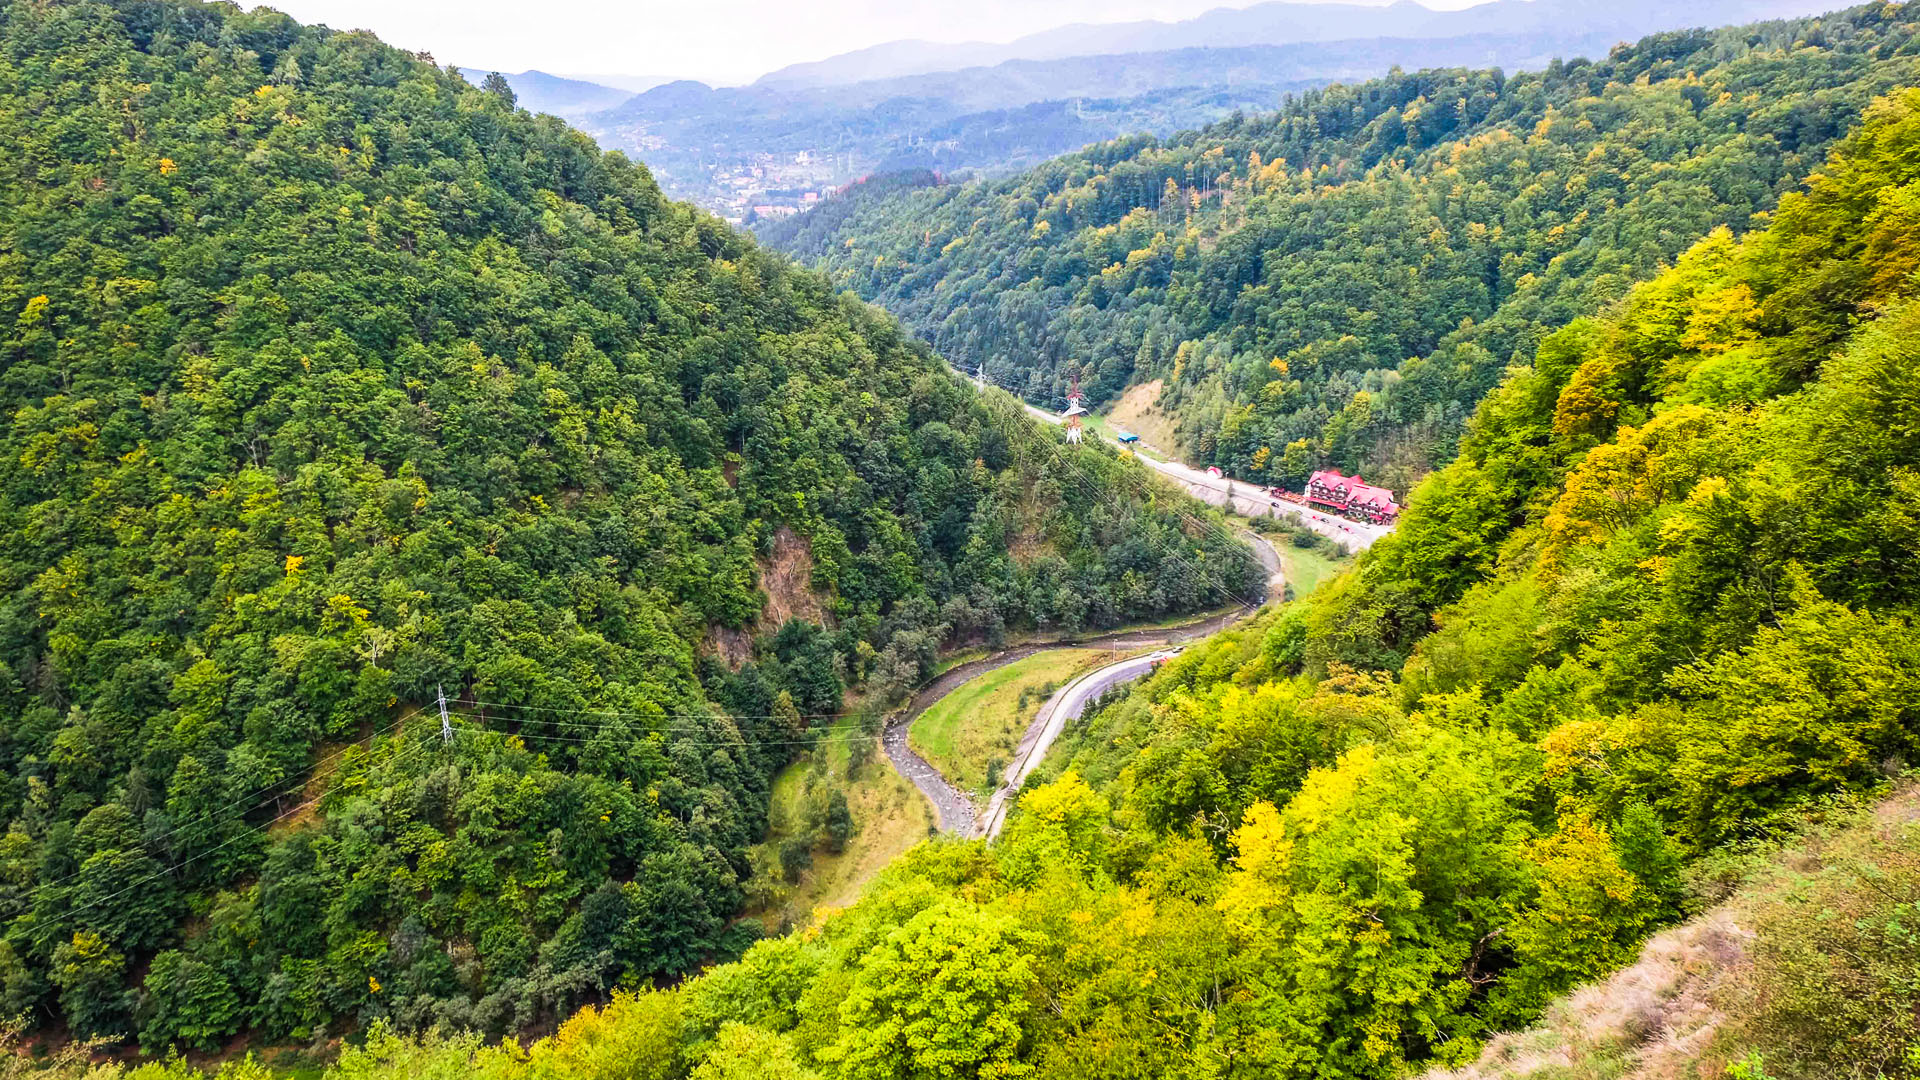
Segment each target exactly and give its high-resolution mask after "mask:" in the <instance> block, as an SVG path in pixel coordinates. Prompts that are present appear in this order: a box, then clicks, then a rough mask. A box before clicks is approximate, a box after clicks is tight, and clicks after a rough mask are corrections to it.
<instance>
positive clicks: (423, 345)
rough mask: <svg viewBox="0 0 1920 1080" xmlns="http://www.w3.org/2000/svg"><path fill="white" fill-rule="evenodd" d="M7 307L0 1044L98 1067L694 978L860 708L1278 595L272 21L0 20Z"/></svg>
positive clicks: (667, 206) (474, 114)
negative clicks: (8, 1023) (1056, 636)
mask: <svg viewBox="0 0 1920 1080" xmlns="http://www.w3.org/2000/svg"><path fill="white" fill-rule="evenodd" d="M494 85H497V84H494ZM0 311H3V312H4V313H5V318H6V322H5V329H4V330H0V395H4V409H5V417H6V419H5V424H6V426H5V430H4V433H0V657H3V658H4V661H5V665H4V669H3V673H0V777H3V779H0V821H4V822H5V825H4V834H3V836H0V1016H7V1017H11V1016H14V1015H16V1014H19V1015H24V1016H25V1017H26V1018H27V1021H28V1023H29V1024H30V1025H31V1026H33V1027H36V1028H47V1029H49V1030H53V1031H57V1032H61V1033H65V1034H70V1035H72V1036H75V1037H83V1038H84V1037H88V1036H92V1035H107V1036H114V1037H129V1038H134V1039H137V1041H138V1043H139V1044H140V1045H141V1046H143V1047H145V1048H147V1049H149V1050H152V1051H155V1052H163V1051H165V1050H166V1048H167V1047H169V1046H170V1045H177V1046H179V1047H181V1048H183V1049H185V1048H203V1049H210V1048H214V1047H218V1046H220V1045H222V1044H224V1043H226V1042H227V1041H228V1039H229V1038H230V1037H231V1036H233V1035H234V1034H235V1033H236V1032H241V1031H251V1032H252V1033H253V1034H254V1035H255V1036H257V1037H260V1038H264V1039H267V1040H299V1041H314V1040H323V1039H324V1038H325V1037H327V1036H328V1035H329V1034H330V1033H333V1034H337V1033H341V1032H345V1031H350V1030H354V1029H358V1028H361V1027H364V1026H365V1025H368V1024H370V1023H373V1022H375V1021H382V1020H386V1021H391V1022H392V1023H394V1024H396V1025H398V1026H400V1027H402V1028H406V1029H424V1028H427V1027H429V1026H433V1025H440V1026H442V1027H444V1028H446V1029H448V1030H474V1031H479V1032H487V1033H491V1034H498V1033H502V1032H508V1031H521V1030H527V1029H529V1028H530V1027H531V1026H535V1025H538V1024H540V1023H543V1022H545V1021H547V1020H549V1019H551V1018H554V1017H557V1016H563V1015H565V1014H566V1013H567V1012H569V1011H571V1010H572V1009H574V1008H576V1007H577V1006H579V1005H580V1004H581V1003H583V1002H589V1001H596V1000H604V998H605V995H606V994H607V992H608V990H609V989H610V988H611V987H614V986H616V985H626V986H644V985H647V984H649V983H652V982H654V981H656V980H662V981H664V980H672V979H674V978H677V977H678V976H681V975H683V974H685V973H688V972H690V971H693V970H695V969H697V968H698V967H699V966H701V965H702V964H704V963H706V962H709V961H711V960H714V959H718V958H724V957H727V956H730V955H734V954H735V953H737V950H738V948H739V947H740V945H742V944H743V943H744V942H745V941H747V940H750V939H751V937H752V931H753V928H752V927H750V926H730V923H729V920H730V919H731V918H732V917H733V916H734V915H735V914H736V913H737V911H738V909H739V904H740V897H741V879H742V877H743V875H745V874H746V873H747V872H748V862H747V859H746V855H745V852H746V848H747V846H748V844H750V843H752V842H754V841H755V840H757V839H758V838H759V835H760V833H761V832H762V831H763V828H764V824H765V816H766V807H767V784H768V779H769V776H770V775H771V773H772V772H773V771H774V770H775V769H777V768H778V767H779V766H781V765H782V764H783V763H785V762H786V761H788V760H789V759H790V758H791V757H792V756H793V755H794V754H795V753H796V752H797V751H798V750H799V749H800V748H801V747H803V746H805V745H806V744H807V743H808V741H809V740H810V738H811V737H812V735H811V730H812V729H813V728H814V726H815V725H814V721H815V720H816V719H818V718H820V717H822V716H824V715H826V714H831V713H834V712H836V711H838V710H840V709H841V707H842V693H843V690H846V689H848V688H850V687H858V688H859V689H860V691H861V693H862V694H863V695H864V697H865V698H866V699H867V700H868V701H869V702H870V703H871V704H879V703H881V702H883V701H884V700H886V699H887V698H889V697H890V696H892V695H895V694H897V693H899V692H900V691H901V690H902V689H904V688H906V687H907V686H910V685H911V684H912V683H914V682H915V681H917V680H918V679H919V678H920V677H922V676H923V675H924V674H926V673H927V671H928V670H929V668H930V665H931V664H932V663H933V661H934V658H935V654H936V650H937V649H938V648H939V647H940V646H941V645H942V644H943V643H950V642H951V643H958V642H961V641H978V640H992V639H996V638H997V637H998V636H999V635H1001V634H1004V633H1006V632H1009V631H1014V630H1021V629H1029V628H1049V629H1064V630H1075V629H1078V628H1080V627H1093V626H1111V625H1115V624H1118V623H1121V622H1123V621H1126V620H1131V619H1139V618H1158V617H1163V616H1165V615H1167V614H1168V613H1173V612H1180V611H1186V610H1191V609H1195V608H1199V607H1213V606H1217V605H1219V604H1220V603H1221V602H1222V601H1223V597H1224V595H1225V594H1226V593H1230V592H1238V593H1242V594H1250V593H1251V592H1253V591H1254V588H1255V586H1256V583H1257V581H1258V580H1259V578H1258V576H1257V574H1256V572H1255V568H1254V565H1253V563H1252V560H1251V558H1250V556H1249V555H1248V554H1247V553H1246V552H1245V551H1244V550H1243V549H1240V548H1239V547H1237V546H1236V545H1231V544H1229V543H1228V542H1227V541H1226V540H1225V539H1224V536H1223V534H1220V533H1219V532H1218V531H1217V530H1207V529H1197V530H1194V531H1193V535H1191V536H1189V535H1188V534H1187V532H1188V530H1193V529H1194V525H1193V519H1192V518H1191V512H1190V511H1189V509H1188V508H1187V507H1185V506H1180V505H1172V504H1170V503H1163V504H1162V505H1161V506H1159V507H1157V508H1149V507H1147V506H1144V505H1142V504H1140V503H1138V502H1136V501H1134V500H1132V499H1131V498H1129V497H1128V496H1127V494H1126V493H1127V492H1128V491H1129V489H1130V488H1131V487H1132V484H1131V483H1130V482H1129V481H1128V480H1127V479H1126V478H1125V476H1123V472H1124V470H1127V469H1129V468H1131V466H1130V465H1129V464H1127V463H1124V462H1122V461H1120V460H1119V459H1118V458H1117V457H1115V456H1114V455H1112V454H1111V453H1109V452H1106V451H1103V450H1100V449H1098V448H1091V447H1089V448H1084V449H1082V450H1079V451H1077V452H1074V453H1073V454H1071V455H1070V456H1068V455H1066V454H1065V453H1064V452H1063V451H1062V450H1061V449H1060V448H1059V445H1058V441H1057V436H1056V435H1055V434H1054V433H1052V432H1046V433H1040V432H1037V431H1033V430H1031V429H1029V428H1028V427H1027V425H1025V424H1024V422H1022V421H1020V420H1018V419H1011V420H1010V419H1008V417H1007V416H1006V415H1005V412H1004V410H996V409H995V408H993V407H990V406H989V404H987V403H986V401H985V399H982V398H981V397H979V396H978V395H976V393H975V392H974V391H973V389H972V388H971V387H969V386H967V385H965V384H964V383H962V382H960V381H958V380H955V379H953V378H951V377H950V376H949V375H948V374H947V373H946V372H945V370H944V369H943V368H942V367H941V366H940V365H939V364H938V363H937V362H936V361H935V360H934V359H933V358H932V357H931V356H930V355H929V354H928V352H927V351H926V349H925V348H924V347H923V346H919V345H916V344H913V343H910V342H909V341H907V340H905V338H904V337H903V335H902V333H901V332H900V330H899V329H898V327H897V326H896V325H895V324H894V323H893V322H892V321H891V320H889V319H888V318H886V317H885V316H883V315H880V314H879V313H876V312H874V311H872V310H871V309H867V308H865V307H863V306H862V305H859V304H857V303H855V302H852V301H848V300H845V299H842V298H840V297H836V296H835V295H834V294H833V292H832V291H831V289H830V288H829V286H828V284H827V282H826V281H824V280H823V279H822V278H821V277H819V276H817V275H814V274H810V273H798V272H794V271H792V270H790V269H788V268H787V267H786V265H785V263H784V261H783V260H781V259H778V258H775V257H769V256H767V255H766V254H764V253H762V252H761V251H759V250H757V249H756V248H755V247H754V246H753V244H752V243H751V242H750V241H749V240H747V239H744V238H743V237H741V236H740V235H738V234H736V233H733V232H731V231H729V230H728V229H727V228H726V227H725V226H724V225H723V224H722V223H720V222H719V221H717V220H715V219H712V218H710V217H707V216H705V215H703V214H700V213H698V212H695V211H693V210H691V209H690V208H688V207H685V206H681V205H676V204H673V203H670V202H668V201H666V200H665V199H664V198H663V197H662V195H661V193H660V192H659V190H658V189H657V187H656V186H655V185H654V183H653V182H652V180H651V179H650V178H649V176H648V174H647V173H646V171H645V170H644V169H643V168H641V167H639V166H636V165H634V164H631V163H629V162H628V161H627V160H626V159H624V158H622V157H620V156H618V155H603V154H602V153H600V152H599V151H598V150H597V149H596V148H595V147H594V146H593V145H592V144H591V143H590V142H589V141H587V140H586V139H585V138H584V137H582V136H580V135H578V134H577V133H575V132H573V131H571V130H569V129H568V128H567V127H566V126H565V125H564V124H562V123H560V122H559V121H557V120H554V119H552V118H550V117H548V118H537V117H533V116H530V115H528V114H526V113H524V112H519V111H516V110H515V109H513V108H512V107H511V106H510V104H509V100H508V96H507V95H506V94H505V93H503V92H501V91H500V90H499V89H490V90H479V89H475V88H474V87H472V86H470V85H468V84H467V83H466V82H465V81H463V80H462V79H461V78H460V77H458V76H457V75H456V74H453V73H451V72H449V71H444V70H441V69H438V68H436V67H435V66H434V65H433V64H432V63H431V62H430V61H427V60H425V59H422V58H416V57H414V56H411V55H408V54H405V53H402V52H399V51H396V50H394V49H391V48H388V47H386V46H384V45H382V44H380V43H379V42H378V41H376V40H374V39H373V38H371V37H369V36H367V35H365V34H362V33H335V32H331V31H326V30H322V29H314V28H308V27H302V26H300V25H299V24H297V23H295V22H293V21H292V20H290V19H288V18H286V17H284V16H282V15H280V14H278V13H275V12H272V11H270V10H267V9H264V8H263V9H259V10H256V11H254V12H251V13H243V12H241V11H240V10H239V9H237V8H235V7H233V6H231V5H223V4H199V3H193V2H190V0H114V2H104V3H103V2H87V0H76V2H71V3H51V4H49V3H38V2H27V0H22V2H16V3H11V4H8V5H6V6H4V7H0ZM1014 415H1015V416H1017V413H1015V414H1014ZM1116 493H1118V494H1116ZM442 689H444V692H445V695H446V698H447V699H448V701H449V703H450V715H449V716H448V718H447V719H448V724H447V727H446V729H445V731H444V733H443V728H442V722H441V719H440V716H439V714H438V710H436V708H435V707H434V703H435V701H436V699H437V697H438V695H439V693H440V692H441V690H442ZM9 1060H11V1058H10V1056H9ZM7 1068H8V1069H10V1068H11V1065H9V1066H7ZM9 1075H11V1073H10V1072H9Z"/></svg>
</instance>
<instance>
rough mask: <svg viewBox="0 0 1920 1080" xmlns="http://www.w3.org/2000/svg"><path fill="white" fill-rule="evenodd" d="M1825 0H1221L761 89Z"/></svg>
mask: <svg viewBox="0 0 1920 1080" xmlns="http://www.w3.org/2000/svg"><path fill="white" fill-rule="evenodd" d="M1828 6H1829V5H1827V4H1825V3H1822V2H1821V0H1757V2H1756V0H1696V2H1694V3H1690V4H1688V5H1685V7H1684V9H1681V10H1676V9H1677V8H1679V5H1674V4H1672V3H1667V2H1663V0H1491V2H1489V3H1485V4H1480V5H1478V6H1476V7H1470V8H1464V9H1461V10H1458V11H1436V10H1434V9H1432V8H1428V7H1425V6H1424V5H1421V4H1418V3H1414V2H1413V0H1396V2H1395V3H1391V4H1387V5H1384V6H1382V5H1377V4H1375V5H1369V4H1352V3H1324V4H1323V3H1298V2H1293V0H1269V2H1268V3H1263V4H1256V5H1254V6H1252V7H1247V8H1239V9H1232V8H1219V9H1215V10H1213V11H1210V12H1207V13H1206V14H1203V15H1199V16H1197V17H1195V18H1192V19H1185V20H1181V21H1178V22H1161V21H1158V20H1143V21H1138V22H1124V23H1075V24H1072V25H1068V26H1061V27H1056V28H1054V29H1052V30H1044V31H1041V32H1039V33H1036V34H1029V35H1027V36H1026V37H1022V38H1018V39H1016V40H1014V41H1011V42H1007V43H1005V44H993V43H988V42H977V41H976V42H962V43H955V44H941V43H936V42H927V41H917V40H905V41H893V42H886V43H883V44H880V45H874V46H870V47H868V48H864V49H857V50H854V51H852V52H847V53H841V54H839V55H837V56H830V57H827V58H825V59H823V60H816V61H811V62H808V63H801V64H791V65H788V66H787V67H784V68H781V69H779V70H777V71H773V72H769V73H768V74H766V75H763V76H761V77H760V79H759V80H757V81H756V82H755V83H754V84H753V86H754V87H757V88H761V89H786V90H795V89H807V88H819V87H827V86H844V85H848V84H852V83H857V82H865V81H869V80H873V79H883V78H899V77H905V76H912V75H926V74H931V73H934V72H940V71H952V70H956V69H959V68H966V67H982V66H992V65H995V64H1000V63H1005V62H1007V61H1010V60H1057V59H1062V58H1066V57H1085V56H1097V55H1114V54H1124V53H1137V52H1162V51H1167V50H1170V49H1183V48H1220V47H1236V46H1247V45H1288V44H1299V43H1304V42H1315V41H1340V40H1348V39H1357V38H1371V37H1381V36H1389V35H1390V36H1392V37H1397V38H1450V37H1462V36H1466V35H1470V34H1516V33H1542V32H1547V33H1561V34H1578V33H1605V34H1612V35H1615V36H1616V39H1617V40H1623V41H1624V40H1634V39H1637V38H1639V37H1641V36H1643V35H1645V34H1647V33H1651V32H1653V31H1656V30H1663V29H1674V28H1677V27H1680V26H1709V25H1720V24H1723V23H1727V22H1739V21H1742V20H1751V19H1765V18H1779V17H1785V16H1789V15H1805V14H1812V13H1814V12H1817V11H1821V10H1824V9H1825V8H1826V7H1828Z"/></svg>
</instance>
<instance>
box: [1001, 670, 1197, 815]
mask: <svg viewBox="0 0 1920 1080" xmlns="http://www.w3.org/2000/svg"><path fill="white" fill-rule="evenodd" d="M1179 652H1180V650H1179V649H1163V650H1161V651H1159V652H1154V653H1148V654H1147V655H1145V656H1135V657H1130V658H1128V659H1126V660H1122V661H1120V662H1119V663H1117V664H1108V665H1107V666H1106V667H1103V668H1098V669H1096V670H1094V671H1090V672H1088V673H1086V674H1085V675H1082V676H1080V677H1079V678H1077V679H1075V680H1073V681H1072V682H1070V683H1068V684H1067V685H1066V686H1064V687H1061V688H1060V690H1059V691H1058V692H1057V693H1055V694H1054V695H1053V696H1052V697H1050V698H1048V699H1047V703H1046V704H1045V705H1042V706H1040V711H1039V712H1038V713H1037V714H1035V715H1034V718H1033V724H1032V725H1031V726H1029V727H1028V728H1027V733H1026V735H1025V736H1023V737H1022V738H1021V740H1020V745H1019V747H1018V748H1017V749H1015V750H1014V752H1013V767H1012V768H1011V769H1008V770H1007V778H1006V782H1005V783H1003V784H1001V785H1000V790H998V791H996V792H994V793H993V798H991V799H989V800H988V801H987V812H986V815H985V816H984V817H982V818H981V819H980V820H979V823H978V824H977V825H976V827H975V828H974V830H973V835H975V836H984V837H986V838H987V839H989V840H991V839H993V838H994V837H996V836H999V835H1000V829H1001V826H1003V825H1005V824H1006V823H1007V806H1008V804H1009V803H1011V802H1012V801H1013V797H1014V796H1015V795H1016V794H1018V793H1019V791H1020V787H1021V785H1023V784H1025V783H1026V782H1027V777H1028V776H1029V775H1031V774H1032V772H1033V770H1034V767H1035V766H1037V765H1039V764H1040V762H1041V761H1042V760H1044V759H1045V758H1046V756H1047V749H1048V748H1049V747H1051V746H1052V745H1053V740H1055V739H1057V738H1059V737H1060V733H1061V732H1062V731H1064V730H1066V727H1067V723H1068V722H1069V721H1072V720H1078V719H1079V718H1080V715H1081V714H1082V713H1084V712H1086V711H1087V706H1088V705H1089V704H1091V703H1092V702H1094V701H1097V700H1099V698H1100V695H1102V694H1104V693H1106V692H1107V691H1108V690H1111V689H1113V688H1114V687H1116V686H1119V685H1120V684H1122V683H1130V682H1132V681H1134V680H1135V679H1138V678H1141V677H1142V676H1145V675H1148V674H1151V673H1152V671H1153V669H1154V668H1156V667H1158V666H1159V665H1160V664H1161V663H1162V662H1163V661H1166V660H1169V659H1172V658H1173V657H1174V656H1176V655H1178V654H1179Z"/></svg>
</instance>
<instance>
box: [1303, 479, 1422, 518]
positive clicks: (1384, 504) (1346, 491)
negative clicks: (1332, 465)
mask: <svg viewBox="0 0 1920 1080" xmlns="http://www.w3.org/2000/svg"><path fill="white" fill-rule="evenodd" d="M1307 485H1308V486H1309V487H1312V486H1315V485H1318V486H1320V487H1324V488H1327V489H1329V490H1330V491H1332V492H1333V493H1335V494H1336V495H1339V496H1340V497H1341V498H1342V500H1343V501H1344V502H1345V503H1346V504H1347V505H1348V506H1367V507H1372V508H1374V509H1376V510H1385V509H1387V508H1389V507H1391V508H1393V509H1395V510H1398V509H1399V505H1398V504H1397V503H1395V502H1394V501H1393V492H1391V491H1388V490H1387V489H1386V488H1381V487H1374V486H1373V485H1371V484H1369V483H1367V482H1366V481H1365V480H1362V479H1360V478H1359V477H1358V476H1342V475H1340V474H1339V473H1337V472H1335V471H1333V470H1332V469H1322V470H1320V471H1319V472H1316V473H1314V474H1313V478H1312V479H1310V480H1308V481H1307Z"/></svg>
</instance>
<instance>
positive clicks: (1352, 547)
mask: <svg viewBox="0 0 1920 1080" xmlns="http://www.w3.org/2000/svg"><path fill="white" fill-rule="evenodd" d="M961 374H962V375H963V376H965V373H964V372H963V373H961ZM973 381H974V382H975V384H976V385H977V384H978V380H973ZM1020 407H1021V408H1023V409H1025V410H1027V415H1029V416H1031V417H1033V418H1034V419H1036V420H1043V421H1045V422H1046V423H1049V424H1055V425H1058V424H1059V423H1060V422H1061V420H1060V417H1059V416H1058V415H1057V414H1054V413H1050V412H1048V411H1047V410H1045V409H1042V408H1040V407H1039V406H1038V405H1032V404H1029V403H1027V402H1025V401H1022V402H1021V403H1020ZM1115 445H1119V444H1118V443H1115ZM1134 456H1135V457H1137V458H1139V459H1140V463H1141V464H1143V465H1145V466H1146V467H1147V468H1149V469H1152V470H1153V471H1154V472H1157V473H1159V474H1160V475H1162V476H1165V477H1167V478H1168V479H1171V480H1173V481H1175V482H1177V483H1179V484H1181V485H1183V486H1185V487H1186V489H1187V492H1188V494H1190V495H1192V496H1193V497H1194V498H1196V499H1199V500H1200V501H1201V502H1204V503H1206V504H1208V505H1209V506H1218V507H1222V508H1224V509H1228V510H1232V511H1234V512H1235V513H1239V514H1242V515H1245V516H1246V517H1250V518H1254V517H1276V518H1284V517H1287V516H1288V515H1290V514H1299V515H1300V520H1301V521H1302V522H1303V523H1304V524H1305V525H1306V526H1307V528H1309V529H1312V530H1313V531H1314V532H1317V533H1319V534H1320V535H1321V536H1324V537H1327V538H1328V539H1331V540H1334V541H1337V542H1338V543H1341V544H1344V545H1345V546H1346V548H1347V550H1348V552H1357V551H1361V550H1363V549H1366V548H1370V547H1372V546H1373V542H1374V541H1375V540H1378V539H1380V538H1381V537H1383V536H1385V535H1387V534H1388V533H1390V532H1392V531H1393V530H1392V529H1391V528H1389V527H1387V526H1384V525H1368V524H1366V523H1365V522H1361V521H1348V520H1347V519H1346V518H1343V517H1338V516H1336V515H1334V514H1327V513H1322V512H1321V511H1319V510H1310V509H1308V508H1306V507H1304V506H1301V505H1299V504H1298V503H1292V502H1286V501H1284V500H1281V499H1276V498H1274V497H1273V496H1272V495H1269V494H1268V493H1267V491H1266V489H1265V488H1262V487H1260V486H1259V485H1257V484H1249V483H1247V482H1245V481H1236V480H1232V479H1229V478H1227V477H1224V476H1215V475H1213V474H1212V473H1209V472H1207V471H1206V470H1205V469H1196V468H1194V467H1193V466H1191V465H1185V464H1182V463H1180V462H1178V461H1165V460H1162V459H1160V458H1157V457H1154V456H1152V455H1151V454H1135V455H1134Z"/></svg>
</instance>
